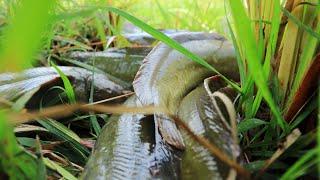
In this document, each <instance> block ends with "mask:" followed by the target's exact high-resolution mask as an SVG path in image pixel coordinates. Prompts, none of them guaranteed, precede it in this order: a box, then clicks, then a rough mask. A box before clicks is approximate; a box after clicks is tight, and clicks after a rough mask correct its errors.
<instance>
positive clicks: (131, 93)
mask: <svg viewBox="0 0 320 180" xmlns="http://www.w3.org/2000/svg"><path fill="white" fill-rule="evenodd" d="M134 93H135V92H129V93H127V94H122V95H119V96H115V97H112V98H108V99H104V100H101V101H96V102H93V103H89V104H87V105H85V106H89V105H95V104H101V103H105V102H109V101H113V100H115V99H120V98H123V97H127V96H131V95H133V94H134Z"/></svg>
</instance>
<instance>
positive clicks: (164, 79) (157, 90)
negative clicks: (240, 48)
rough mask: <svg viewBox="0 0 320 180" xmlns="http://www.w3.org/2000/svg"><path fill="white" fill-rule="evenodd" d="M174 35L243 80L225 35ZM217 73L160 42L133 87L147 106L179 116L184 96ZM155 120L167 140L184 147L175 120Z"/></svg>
mask: <svg viewBox="0 0 320 180" xmlns="http://www.w3.org/2000/svg"><path fill="white" fill-rule="evenodd" d="M172 38H173V39H174V40H175V41H177V42H178V43H180V44H181V45H182V46H184V47H185V48H186V49H188V50H189V51H191V52H192V53H194V54H196V55H198V56H200V57H201V58H202V59H204V60H205V61H207V62H208V63H209V64H210V65H212V66H213V67H215V68H216V69H217V70H218V71H219V72H220V73H222V74H223V75H225V76H227V77H228V78H231V79H235V80H237V79H239V71H238V66H237V62H236V55H235V50H234V47H233V45H232V43H231V42H229V41H228V40H227V39H225V38H224V37H223V36H221V35H218V34H216V33H205V32H186V33H179V34H178V35H176V36H173V37H172ZM214 74H215V73H214V72H212V71H211V70H209V69H207V68H205V67H203V66H201V65H199V64H198V63H196V62H194V61H191V60H190V59H188V58H186V57H185V56H184V55H183V54H181V53H180V52H178V51H176V50H173V49H171V48H170V47H169V46H167V45H166V44H164V43H159V44H158V45H156V46H155V47H154V48H153V49H152V50H151V52H150V53H149V54H148V55H147V56H146V57H145V59H144V60H143V64H142V65H141V67H140V69H139V71H138V72H137V74H136V76H135V79H134V81H133V89H134V91H135V92H136V95H137V97H138V98H139V100H140V101H141V103H142V104H143V105H155V106H161V107H166V108H167V109H168V111H169V112H170V113H171V114H174V115H175V114H176V113H177V110H178V107H179V104H180V102H181V100H182V98H183V97H184V96H186V95H187V94H188V93H189V92H190V91H192V90H193V89H194V88H195V87H197V86H198V85H199V84H200V83H202V81H203V80H204V79H205V78H207V77H210V76H212V75H214ZM155 121H156V122H155V124H156V128H158V129H159V130H160V131H159V132H160V134H161V137H162V138H163V139H164V141H165V142H166V143H168V144H170V145H171V146H173V147H175V148H177V149H180V150H183V149H184V143H183V139H182V136H181V134H180V132H179V130H178V128H177V126H176V125H175V123H174V122H173V121H172V120H171V119H170V118H168V117H167V116H166V115H164V114H155Z"/></svg>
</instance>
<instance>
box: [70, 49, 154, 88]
mask: <svg viewBox="0 0 320 180" xmlns="http://www.w3.org/2000/svg"><path fill="white" fill-rule="evenodd" d="M150 51H151V47H132V48H121V49H114V48H110V49H108V50H106V51H103V52H74V53H72V54H71V55H70V58H72V59H75V60H77V61H81V62H83V63H86V64H89V65H92V64H93V61H94V65H95V67H96V68H98V69H100V70H101V71H103V72H106V73H108V74H110V75H112V76H114V77H117V78H119V79H121V80H123V81H125V82H130V83H131V82H132V81H133V79H134V76H135V75H136V73H137V71H138V70H139V67H140V66H141V64H142V60H143V59H144V58H145V57H146V56H147V54H148V53H149V52H150Z"/></svg>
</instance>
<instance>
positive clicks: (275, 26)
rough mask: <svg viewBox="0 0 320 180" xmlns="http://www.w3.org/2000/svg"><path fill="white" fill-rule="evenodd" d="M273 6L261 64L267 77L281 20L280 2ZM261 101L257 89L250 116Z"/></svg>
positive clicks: (254, 112) (255, 111)
mask: <svg viewBox="0 0 320 180" xmlns="http://www.w3.org/2000/svg"><path fill="white" fill-rule="evenodd" d="M274 3H275V6H274V7H273V16H272V20H271V31H270V37H269V40H268V46H267V51H266V57H265V62H264V64H263V70H264V71H263V72H264V73H265V77H267V78H268V77H269V75H270V72H271V58H272V57H274V56H275V51H276V45H277V40H278V33H279V28H280V21H281V19H280V18H281V6H280V2H279V1H277V2H274ZM261 101H262V92H261V90H258V93H257V96H256V98H255V100H254V102H253V107H252V111H251V114H250V116H251V117H254V116H255V115H256V113H257V111H258V109H259V107H260V104H261Z"/></svg>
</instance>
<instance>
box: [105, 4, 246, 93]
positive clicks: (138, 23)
mask: <svg viewBox="0 0 320 180" xmlns="http://www.w3.org/2000/svg"><path fill="white" fill-rule="evenodd" d="M106 10H109V11H111V12H113V13H116V14H118V15H120V16H122V17H123V18H125V19H127V20H128V21H130V22H131V23H132V24H134V25H136V26H138V27H139V28H141V29H143V30H144V31H145V32H147V33H149V34H150V35H152V36H153V37H154V38H156V39H157V40H159V41H162V42H163V43H165V44H167V45H168V46H169V47H171V48H173V49H175V50H177V51H179V52H181V53H182V54H183V55H185V56H186V57H188V58H190V59H191V60H192V61H194V62H196V63H198V64H200V65H202V66H204V67H206V68H208V69H210V70H212V71H213V72H215V73H217V74H219V75H220V76H221V77H222V78H223V79H224V80H225V81H226V82H227V83H228V84H230V85H231V86H232V87H233V88H235V89H236V90H237V91H239V92H241V89H240V87H239V86H238V85H237V84H236V83H234V82H232V81H230V80H229V79H228V78H226V77H225V76H223V75H222V74H221V73H220V72H218V71H217V70H216V69H215V68H214V67H212V66H211V65H210V64H209V63H207V62H206V61H205V60H203V59H202V58H200V57H199V56H197V55H195V54H193V53H191V52H190V51H189V50H187V49H186V48H184V47H183V46H181V45H180V44H179V43H178V42H176V41H175V40H173V39H171V38H169V37H168V36H167V35H165V34H163V33H162V32H160V31H158V30H156V29H154V28H153V27H151V26H149V25H148V24H146V23H144V22H142V21H141V20H139V19H137V18H135V17H134V16H132V15H130V14H128V13H126V12H125V11H122V10H120V9H117V8H114V7H106Z"/></svg>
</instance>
